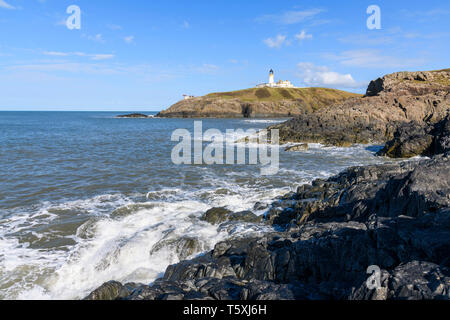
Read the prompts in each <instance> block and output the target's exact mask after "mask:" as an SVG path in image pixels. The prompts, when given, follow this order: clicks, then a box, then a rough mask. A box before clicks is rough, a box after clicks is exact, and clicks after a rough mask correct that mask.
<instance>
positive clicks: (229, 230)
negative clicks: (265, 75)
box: [0, 112, 386, 300]
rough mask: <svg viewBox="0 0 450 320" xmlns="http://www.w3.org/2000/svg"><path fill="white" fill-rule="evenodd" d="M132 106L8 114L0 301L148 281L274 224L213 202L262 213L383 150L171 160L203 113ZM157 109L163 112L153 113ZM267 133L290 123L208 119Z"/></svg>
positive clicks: (0, 132)
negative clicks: (272, 161)
mask: <svg viewBox="0 0 450 320" xmlns="http://www.w3.org/2000/svg"><path fill="white" fill-rule="evenodd" d="M123 113H127V112H0V299H6V300H10V299H33V300H41V299H58V300H60V299H82V298H83V297H85V296H86V295H88V294H89V293H90V292H91V291H92V290H94V289H95V288H97V287H98V286H100V285H101V284H103V283H104V282H107V281H110V280H117V281H120V282H123V283H126V282H137V283H145V284H151V283H152V282H153V281H155V280H156V279H158V278H159V277H161V276H163V275H164V271H165V270H166V268H167V267H168V266H169V265H171V264H174V263H177V262H179V261H180V260H184V259H188V258H193V257H195V256H198V255H201V254H204V253H205V252H207V251H209V250H211V249H212V248H214V245H215V244H216V243H218V242H220V241H223V240H226V239H230V238H234V237H243V236H248V235H258V234H262V233H264V232H270V231H272V229H271V227H270V226H267V225H264V224H253V223H232V224H228V225H225V226H223V225H222V226H217V225H211V224H209V223H207V222H205V221H203V220H202V219H201V217H202V215H203V214H204V213H205V212H206V211H207V210H209V209H211V208H214V207H226V208H228V209H230V210H233V211H245V210H252V211H254V213H256V214H258V215H263V214H265V213H266V211H267V209H262V210H259V211H257V210H254V206H255V203H257V202H259V203H262V204H271V203H272V202H274V201H276V199H277V197H279V196H282V195H284V194H286V193H288V192H290V191H295V190H296V188H297V187H298V186H300V185H302V184H305V183H310V182H311V181H312V180H314V179H316V178H328V177H330V176H332V175H334V174H337V173H339V172H341V171H343V170H344V169H346V168H348V167H351V166H361V165H368V164H377V163H383V162H385V161H386V159H384V158H380V157H376V156H375V153H376V151H377V150H379V148H380V147H379V146H373V145H356V146H353V147H350V148H337V147H326V146H322V145H320V144H312V145H310V146H309V149H308V150H305V151H301V152H285V151H284V148H281V149H280V161H279V162H280V168H279V171H278V173H277V174H275V175H271V176H264V175H261V170H260V169H261V168H260V165H249V164H245V165H237V164H235V165H231V164H230V165H193V164H192V165H190V164H182V165H177V164H174V163H173V161H172V158H171V153H172V149H173V148H174V146H175V145H176V144H177V143H178V142H175V141H172V139H171V136H172V133H173V132H174V131H175V130H177V129H187V130H189V131H190V132H193V130H194V121H195V120H194V119H160V118H156V117H155V118H146V119H123V118H120V119H119V118H116V116H117V115H120V114H123ZM147 114H149V115H155V114H156V113H150V112H149V113H147ZM201 121H202V125H203V130H207V129H210V128H214V129H218V130H220V131H221V132H225V131H226V130H227V129H243V130H248V129H255V130H260V129H264V128H266V127H268V126H270V125H273V124H277V123H280V122H283V121H285V119H203V120H201Z"/></svg>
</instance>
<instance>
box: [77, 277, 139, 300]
mask: <svg viewBox="0 0 450 320" xmlns="http://www.w3.org/2000/svg"><path fill="white" fill-rule="evenodd" d="M137 286H138V285H137V284H134V283H128V284H126V285H122V284H121V283H120V282H117V281H110V282H107V283H105V284H103V285H102V286H101V287H99V288H98V289H96V290H95V291H93V292H92V293H91V294H90V295H89V296H87V297H86V298H85V300H119V299H122V298H126V297H128V296H130V295H131V294H132V292H133V291H134V289H135V288H136V287H137Z"/></svg>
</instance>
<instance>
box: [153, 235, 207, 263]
mask: <svg viewBox="0 0 450 320" xmlns="http://www.w3.org/2000/svg"><path fill="white" fill-rule="evenodd" d="M161 250H168V251H171V252H173V253H175V254H176V255H177V257H178V259H179V260H184V259H186V258H188V257H190V256H192V255H193V254H195V253H199V252H202V251H203V246H202V244H201V243H200V241H199V240H198V239H197V238H194V237H180V238H177V239H163V240H161V241H159V242H158V243H156V244H155V245H154V246H153V248H152V249H151V250H150V254H151V255H153V254H155V253H157V252H159V251H161Z"/></svg>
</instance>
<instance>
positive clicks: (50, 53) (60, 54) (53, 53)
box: [43, 51, 70, 57]
mask: <svg viewBox="0 0 450 320" xmlns="http://www.w3.org/2000/svg"><path fill="white" fill-rule="evenodd" d="M43 54H45V55H46V56H54V57H67V56H69V55H70V53H67V52H57V51H44V52H43Z"/></svg>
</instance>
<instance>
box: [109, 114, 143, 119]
mask: <svg viewBox="0 0 450 320" xmlns="http://www.w3.org/2000/svg"><path fill="white" fill-rule="evenodd" d="M117 118H134V119H136V118H149V116H147V115H146V114H142V113H132V114H125V115H120V116H117Z"/></svg>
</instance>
